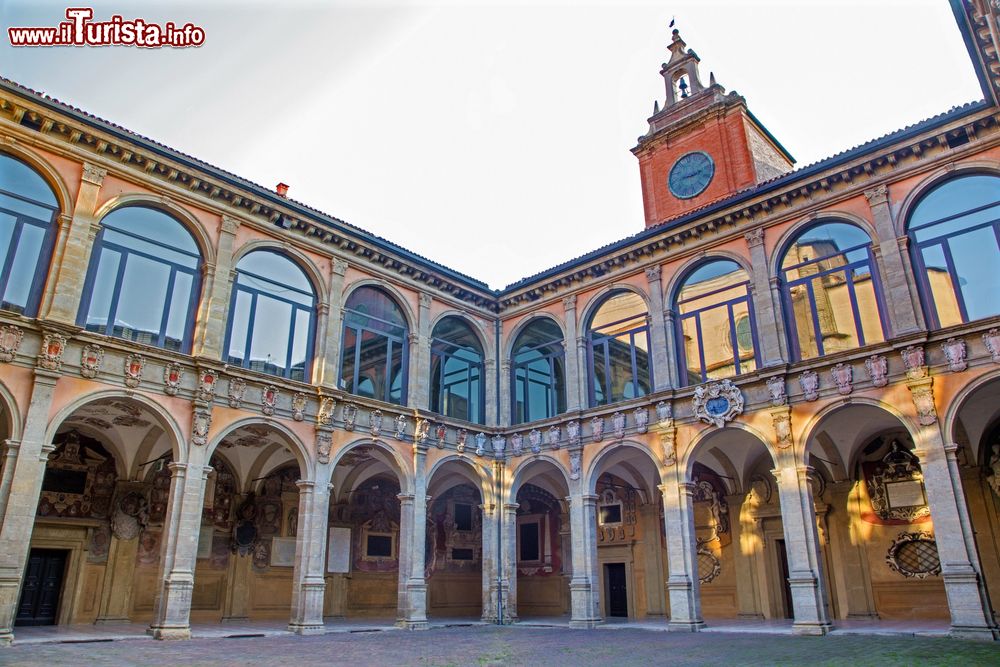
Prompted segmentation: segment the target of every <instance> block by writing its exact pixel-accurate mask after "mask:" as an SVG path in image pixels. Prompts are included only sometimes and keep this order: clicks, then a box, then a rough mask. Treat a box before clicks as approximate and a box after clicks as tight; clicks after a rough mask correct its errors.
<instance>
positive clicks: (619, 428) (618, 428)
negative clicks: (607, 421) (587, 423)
mask: <svg viewBox="0 0 1000 667" xmlns="http://www.w3.org/2000/svg"><path fill="white" fill-rule="evenodd" d="M611 428H613V429H614V430H615V437H616V438H618V439H619V440H621V439H622V438H624V437H625V413H624V412H616V413H615V414H613V415H611Z"/></svg>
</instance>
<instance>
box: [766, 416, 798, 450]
mask: <svg viewBox="0 0 1000 667" xmlns="http://www.w3.org/2000/svg"><path fill="white" fill-rule="evenodd" d="M771 424H772V425H773V426H774V442H775V444H776V445H777V447H778V449H787V448H789V447H791V446H792V445H793V444H794V442H793V441H792V409H791V407H789V406H787V405H785V406H782V407H779V408H774V409H772V410H771Z"/></svg>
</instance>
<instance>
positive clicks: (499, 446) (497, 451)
mask: <svg viewBox="0 0 1000 667" xmlns="http://www.w3.org/2000/svg"><path fill="white" fill-rule="evenodd" d="M490 442H492V443H493V455H494V456H496V457H497V458H500V457H502V456H503V452H504V450H505V449H506V448H507V439H506V438H505V437H503V436H502V435H500V434H499V433H497V434H496V435H494V436H493V437H492V438H491V439H490Z"/></svg>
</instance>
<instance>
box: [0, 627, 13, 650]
mask: <svg viewBox="0 0 1000 667" xmlns="http://www.w3.org/2000/svg"><path fill="white" fill-rule="evenodd" d="M13 643H14V633H13V632H11V631H7V632H0V648H5V647H7V646H10V645H11V644H13Z"/></svg>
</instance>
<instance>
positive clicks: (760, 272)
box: [744, 227, 785, 368]
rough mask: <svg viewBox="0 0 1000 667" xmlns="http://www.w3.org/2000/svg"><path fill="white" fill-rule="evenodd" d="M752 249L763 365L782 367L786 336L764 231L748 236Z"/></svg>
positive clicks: (753, 277)
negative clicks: (765, 244) (782, 345)
mask: <svg viewBox="0 0 1000 667" xmlns="http://www.w3.org/2000/svg"><path fill="white" fill-rule="evenodd" d="M744 237H745V238H746V242H747V248H749V250H750V266H751V275H750V284H751V286H752V289H751V296H752V298H753V315H754V323H755V324H756V325H757V343H758V345H759V346H760V349H759V350H757V353H758V355H760V361H761V366H762V367H764V368H766V367H768V366H778V365H781V364H783V363H785V359H784V358H783V356H782V353H781V342H782V333H781V329H780V328H779V327H778V324H779V318H778V313H779V309H778V307H777V304H779V303H781V302H780V301H776V300H775V299H774V298H773V296H772V294H771V282H770V276H769V275H768V268H767V266H768V264H767V253H766V252H765V251H764V228H763V227H758V228H757V229H754V230H751V231H749V232H747V233H746V234H744Z"/></svg>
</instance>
